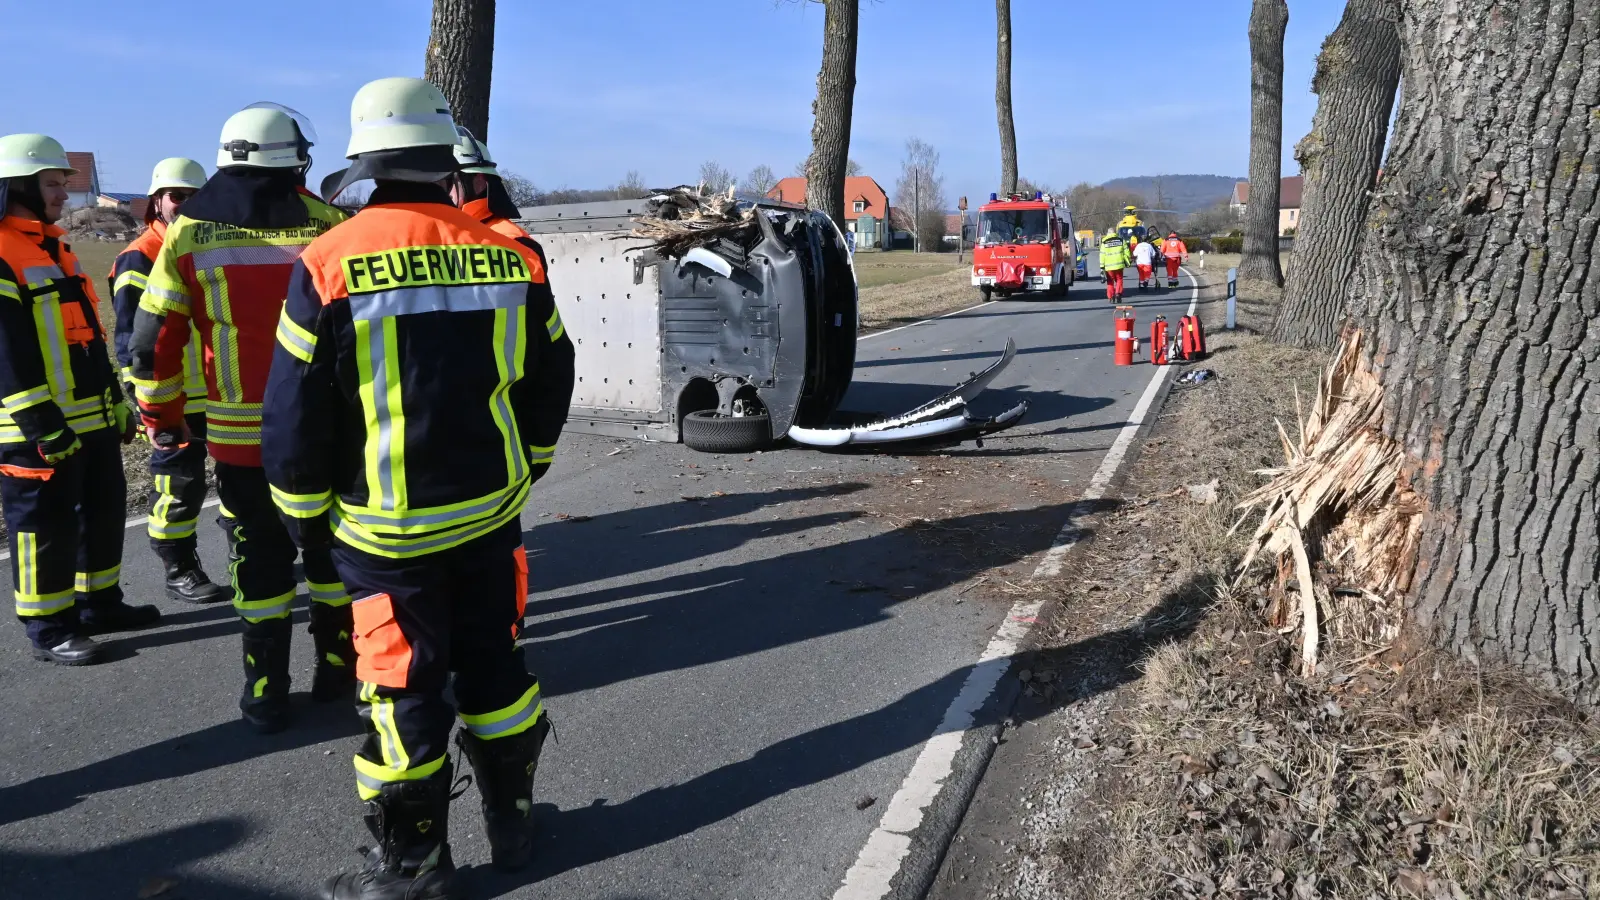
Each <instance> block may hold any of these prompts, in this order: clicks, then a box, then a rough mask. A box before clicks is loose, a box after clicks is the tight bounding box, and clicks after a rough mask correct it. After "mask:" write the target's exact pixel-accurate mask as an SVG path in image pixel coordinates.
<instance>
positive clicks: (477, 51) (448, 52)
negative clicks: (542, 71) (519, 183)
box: [422, 0, 494, 141]
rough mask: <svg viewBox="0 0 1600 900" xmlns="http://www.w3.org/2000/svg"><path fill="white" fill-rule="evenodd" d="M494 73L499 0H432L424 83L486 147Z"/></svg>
mask: <svg viewBox="0 0 1600 900" xmlns="http://www.w3.org/2000/svg"><path fill="white" fill-rule="evenodd" d="M493 69H494V0H433V25H432V27H431V28H430V29H429V31H428V53H427V58H426V60H425V61H424V64H423V73H422V74H423V77H424V78H426V79H428V80H429V81H431V82H433V83H434V85H436V86H437V87H438V88H439V90H441V91H443V92H444V98H445V99H446V100H448V101H450V113H451V115H453V116H454V117H455V120H456V122H457V124H460V125H465V126H467V127H468V128H470V129H472V133H473V134H474V135H476V136H477V137H479V138H481V139H482V140H485V141H487V140H488V139H489V77H490V75H491V74H492V72H493Z"/></svg>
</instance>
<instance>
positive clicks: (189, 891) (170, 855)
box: [0, 818, 282, 900]
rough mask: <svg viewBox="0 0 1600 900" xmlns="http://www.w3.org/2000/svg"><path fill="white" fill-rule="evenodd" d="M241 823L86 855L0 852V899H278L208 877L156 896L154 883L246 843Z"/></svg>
mask: <svg viewBox="0 0 1600 900" xmlns="http://www.w3.org/2000/svg"><path fill="white" fill-rule="evenodd" d="M253 831H254V829H253V828H252V827H251V826H250V823H249V822H247V821H245V820H243V819H236V818H224V819H211V820H209V821H206V822H199V823H195V824H193V825H183V826H180V827H177V828H170V829H167V830H165V831H159V832H156V833H154V834H147V835H144V836H142V837H137V838H132V839H129V840H126V841H122V842H120V843H116V844H108V845H106V846H104V847H98V848H96V849H94V850H90V851H88V852H86V853H32V852H26V851H16V850H3V849H0V879H3V880H0V897H16V898H22V897H28V898H45V897H48V898H51V900H106V898H109V897H130V898H131V897H143V896H160V897H172V898H174V900H180V898H181V900H270V898H276V897H281V896H282V894H280V893H277V892H272V893H267V892H265V891H260V890H256V889H255V888H251V887H246V886H245V885H242V884H238V883H235V882H231V881H225V880H219V879H216V878H214V877H210V876H179V877H178V878H177V884H176V885H173V886H172V887H170V888H167V889H166V890H162V891H160V893H159V894H157V893H149V892H150V891H154V890H155V889H156V888H157V887H158V886H159V885H158V884H156V883H154V880H155V879H159V878H162V877H165V876H169V875H171V874H172V873H174V872H177V871H178V870H179V869H180V868H182V867H184V866H188V865H190V864H192V863H195V862H198V861H200V860H203V859H206V858H208V857H211V856H215V855H217V854H218V853H222V852H224V851H226V850H228V849H230V848H232V847H235V846H237V845H239V844H242V843H244V842H245V841H246V840H248V839H249V838H250V836H251V834H252V832H253Z"/></svg>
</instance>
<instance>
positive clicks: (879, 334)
mask: <svg viewBox="0 0 1600 900" xmlns="http://www.w3.org/2000/svg"><path fill="white" fill-rule="evenodd" d="M993 305H994V304H993V303H989V302H984V303H979V304H978V305H977V306H969V307H967V308H966V309H958V310H956V311H955V312H947V313H945V314H944V315H942V316H934V317H933V318H931V319H922V320H921V321H917V322H912V323H911V324H909V325H896V326H895V327H893V328H886V329H884V330H883V331H874V332H873V333H871V334H863V335H862V336H860V337H858V338H856V343H858V344H859V343H861V342H862V341H865V340H869V339H871V338H875V337H883V336H884V335H886V334H894V333H895V332H896V331H905V330H906V329H907V328H915V327H917V326H918V325H926V324H928V323H929V322H937V321H939V320H940V319H948V318H950V317H951V316H959V315H961V314H962V313H964V312H972V311H973V310H975V309H981V308H982V307H985V306H993Z"/></svg>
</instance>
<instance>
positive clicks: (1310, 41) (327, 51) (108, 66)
mask: <svg viewBox="0 0 1600 900" xmlns="http://www.w3.org/2000/svg"><path fill="white" fill-rule="evenodd" d="M1249 7H1250V3H1249V2H1248V0H1200V2H1196V0H1188V2H1182V3H1152V2H1134V3H1099V2H1087V0H1012V17H1013V29H1014V33H1015V50H1014V62H1013V83H1014V86H1013V96H1014V102H1015V107H1016V118H1017V142H1018V147H1019V149H1018V156H1019V158H1020V161H1021V170H1022V173H1023V174H1024V175H1025V176H1028V177H1031V178H1033V179H1035V180H1040V181H1043V182H1045V183H1049V184H1058V185H1067V184H1070V183H1072V182H1077V181H1091V182H1100V181H1104V180H1106V179H1110V178H1115V177H1118V176H1123V175H1147V174H1160V173H1207V174H1218V175H1242V174H1243V173H1244V172H1245V170H1246V164H1247V159H1248V153H1249V138H1248V130H1249V115H1250V112H1249V56H1248V44H1247V40H1246V36H1245V29H1246V23H1247V19H1248V16H1249ZM1342 8H1343V4H1342V3H1340V2H1337V0H1301V2H1295V3H1292V4H1291V18H1290V23H1289V34H1288V40H1287V44H1286V47H1285V57H1286V62H1287V70H1286V74H1285V91H1284V93H1285V97H1284V131H1285V139H1284V157H1285V173H1286V174H1289V173H1292V172H1294V171H1296V169H1295V165H1294V161H1293V159H1292V158H1291V152H1292V148H1293V145H1294V142H1295V141H1296V140H1298V139H1299V137H1300V136H1301V135H1303V134H1304V133H1305V132H1306V131H1307V130H1308V129H1309V127H1310V122H1311V115H1312V113H1313V111H1314V110H1315V103H1316V98H1315V96H1314V95H1313V94H1311V92H1310V82H1311V72H1312V67H1313V61H1314V57H1315V54H1316V50H1317V48H1318V46H1319V45H1320V44H1321V42H1322V39H1323V38H1324V37H1325V36H1326V34H1327V33H1328V32H1329V31H1330V30H1331V29H1332V28H1333V27H1334V26H1335V25H1336V24H1337V22H1338V17H1339V14H1340V12H1341V10H1342ZM66 9H67V7H62V6H59V5H55V4H48V3H26V2H23V0H0V10H3V12H4V18H5V20H6V23H7V31H8V33H11V34H13V35H18V34H25V35H29V38H30V42H31V43H33V45H34V46H37V47H43V48H47V49H48V50H49V51H50V55H51V58H52V59H53V63H52V64H51V65H49V66H48V67H46V66H43V65H40V66H31V67H30V69H31V75H30V76H29V77H31V78H32V79H34V85H35V86H36V87H37V90H33V91H29V92H27V93H24V92H22V91H18V90H16V89H15V88H13V89H12V90H8V91H6V92H5V93H4V96H0V131H3V132H14V131H42V132H45V133H47V134H51V135H53V136H55V137H57V138H59V139H60V140H61V141H62V142H63V143H65V144H66V145H67V147H68V148H69V149H73V150H93V151H95V152H96V153H97V155H98V156H99V159H100V165H101V171H102V176H103V179H104V185H103V186H104V187H105V189H107V190H126V191H142V190H143V189H144V187H145V186H146V184H147V178H148V173H149V171H150V168H151V166H153V165H154V163H155V162H156V160H158V159H160V158H162V157H164V156H192V157H195V158H197V159H199V160H201V162H203V163H204V164H205V165H206V167H207V169H208V170H210V168H211V166H212V163H213V161H214V159H215V150H214V148H215V146H216V138H217V131H218V128H219V127H220V126H221V124H222V122H223V120H224V119H226V118H227V116H228V115H229V114H231V113H232V112H234V111H235V110H237V109H239V108H240V107H242V106H244V105H246V104H248V103H251V102H254V101H257V100H274V101H277V102H280V103H284V104H287V105H289V106H292V107H295V108H297V109H299V110H301V111H302V112H304V113H306V114H307V115H309V116H310V117H311V119H312V121H313V122H314V123H315V125H316V128H317V131H318V135H319V146H318V147H317V148H316V149H315V150H313V151H312V152H313V154H314V156H315V157H316V158H317V160H318V163H317V166H316V168H315V170H314V172H313V180H312V182H311V183H312V184H313V185H315V184H316V183H317V179H320V178H321V176H322V175H323V174H325V173H327V172H329V171H332V170H333V169H334V168H337V167H339V166H341V165H343V162H342V160H341V159H340V158H341V157H342V156H343V151H344V146H345V141H346V140H347V139H348V137H349V127H348V123H349V120H348V115H349V101H350V97H351V95H352V94H354V92H355V90H356V89H357V88H358V87H360V86H361V85H362V84H363V83H365V82H366V81H369V80H371V79H373V78H379V77H383V76H388V75H420V74H422V71H421V70H422V58H423V52H424V46H425V44H426V42H427V34H428V21H429V11H430V4H429V3H428V2H426V0H369V2H364V3H346V2H340V0H322V2H306V0H275V2H273V3H271V4H258V3H248V4H232V3H215V4H204V5H202V6H196V5H194V4H193V3H178V2H164V0H163V2H157V0H145V2H127V0H122V2H113V0H78V2H76V3H74V4H72V5H71V7H70V10H71V15H67V14H66V13H65V10H66ZM264 9H270V10H271V11H270V13H269V12H265V11H263V10H264ZM1129 10H1137V16H1136V17H1137V19H1138V20H1139V25H1138V27H1130V26H1129V25H1128V24H1127V23H1128V21H1129V20H1130V19H1132V18H1135V16H1134V15H1131V14H1130V13H1129V12H1128V11H1129ZM821 30H822V8H821V7H820V6H818V5H816V4H813V3H803V2H795V0H584V2H578V3H572V2H554V0H500V4H499V13H498V22H497V29H496V46H495V62H494V87H493V94H492V101H491V108H490V119H489V130H490V134H489V138H490V145H491V147H492V148H493V150H494V153H495V156H496V157H497V159H499V161H500V163H501V165H502V166H503V167H505V168H508V169H511V170H514V171H517V172H519V173H521V174H523V175H526V176H528V177H529V178H531V179H533V181H534V182H535V183H536V184H538V185H540V186H541V187H547V188H554V187H563V186H565V187H574V188H577V187H601V186H604V185H607V184H611V183H615V182H616V181H618V180H619V179H620V178H622V176H623V175H624V174H625V173H626V172H627V171H628V170H629V169H637V170H639V172H640V173H641V174H642V175H643V177H644V180H645V182H646V183H647V184H650V185H652V186H665V185H668V184H674V183H678V182H681V181H693V180H694V178H695V175H696V172H697V171H698V168H699V164H700V162H701V161H702V160H706V159H715V160H717V161H719V162H721V163H722V164H723V165H725V166H727V167H728V168H729V169H731V170H732V171H734V172H735V173H744V172H747V171H749V169H750V168H751V167H753V166H755V165H757V164H760V163H765V164H767V165H769V166H771V167H772V168H773V170H774V171H775V172H777V173H778V174H779V175H780V176H782V175H788V174H790V172H791V170H792V169H793V168H794V166H795V164H796V163H797V162H798V161H799V160H800V159H802V158H803V157H804V156H805V155H806V153H807V152H808V151H809V149H810V132H811V101H812V98H813V94H814V90H815V82H816V74H817V66H818V62H819V60H820V58H821V52H822V51H821ZM993 54H994V4H993V3H991V2H989V0H863V2H862V13H861V36H860V49H859V62H858V68H857V88H856V99H855V116H854V128H853V134H852V140H851V156H852V157H854V158H855V159H857V160H858V161H859V162H861V164H862V165H863V166H864V167H865V169H866V171H867V173H868V174H871V175H874V176H875V177H876V178H877V179H878V180H879V181H880V182H881V183H883V185H884V186H885V187H886V188H888V189H890V190H891V191H892V190H893V187H894V181H895V178H896V176H897V174H898V172H899V169H900V159H901V156H902V155H903V154H902V149H903V145H904V142H905V139H906V138H907V137H911V136H917V137H920V138H922V139H924V140H926V141H929V142H931V143H932V144H933V145H934V146H935V147H936V148H938V149H939V151H940V153H941V154H942V157H943V170H944V174H945V176H946V185H947V189H948V191H949V194H950V197H951V199H952V201H953V200H954V198H955V197H956V196H957V195H960V194H967V195H969V196H972V197H974V198H976V197H979V196H985V195H987V193H988V192H989V191H990V190H993V189H994V185H995V183H996V182H997V181H998V178H999V147H998V138H997V136H996V135H997V132H996V126H995V117H994V103H993V98H994V63H993ZM1136 68H1137V69H1142V70H1143V71H1144V72H1146V73H1148V76H1149V77H1145V78H1142V79H1139V86H1138V87H1137V88H1133V87H1125V88H1124V89H1123V90H1122V91H1121V92H1120V96H1121V97H1123V98H1124V100H1123V102H1122V103H1121V105H1120V107H1121V108H1118V109H1114V110H1111V111H1109V112H1107V111H1106V107H1107V102H1106V99H1105V98H1106V95H1107V93H1108V91H1107V89H1106V87H1105V86H1106V85H1107V84H1108V82H1110V81H1111V80H1113V79H1114V80H1115V81H1116V82H1117V83H1120V84H1122V85H1125V86H1126V85H1130V84H1131V83H1132V82H1133V81H1134V78H1133V76H1132V74H1131V73H1132V72H1134V71H1135V70H1136ZM1136 95H1137V96H1138V97H1139V98H1140V99H1139V100H1138V101H1134V100H1132V99H1128V98H1131V97H1133V96H1136Z"/></svg>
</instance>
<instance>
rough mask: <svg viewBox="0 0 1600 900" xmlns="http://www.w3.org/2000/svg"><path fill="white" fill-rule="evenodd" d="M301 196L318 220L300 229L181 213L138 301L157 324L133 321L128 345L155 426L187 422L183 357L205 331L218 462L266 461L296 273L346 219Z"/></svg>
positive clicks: (209, 444)
mask: <svg viewBox="0 0 1600 900" xmlns="http://www.w3.org/2000/svg"><path fill="white" fill-rule="evenodd" d="M299 196H300V199H301V201H302V202H304V203H305V205H306V207H307V212H308V213H309V216H310V220H309V222H307V224H305V225H303V226H299V227H293V228H245V227H241V226H237V225H229V224H224V223H219V222H211V221H205V220H196V219H191V218H188V217H187V216H184V215H179V216H178V220H177V221H176V222H174V223H172V226H171V227H170V228H168V229H167V234H166V238H165V240H164V241H163V243H162V245H161V251H160V253H158V254H157V255H156V260H155V263H154V265H153V267H152V269H151V272H150V276H149V282H148V284H147V285H146V287H145V290H144V296H143V297H141V298H140V300H139V311H140V315H141V321H147V322H148V323H152V324H145V325H143V326H141V324H140V322H135V324H134V334H133V337H132V338H131V339H130V341H129V345H130V350H131V356H132V369H133V372H132V374H133V376H134V377H133V383H134V387H135V389H136V392H137V394H138V399H139V411H140V414H141V415H142V416H143V418H144V420H145V424H146V425H147V426H153V427H160V428H173V427H177V426H179V425H181V424H182V421H183V411H184V405H185V404H184V397H185V393H184V364H183V363H184V356H185V354H186V352H187V348H188V346H189V335H190V332H191V329H193V330H197V331H198V332H199V333H200V340H201V343H202V346H203V347H204V353H205V357H204V363H203V369H204V371H205V380H206V390H207V396H208V398H209V399H208V402H207V403H206V448H207V452H209V453H210V454H211V456H212V458H214V459H215V460H217V462H222V463H229V464H231V465H237V466H259V465H261V403H262V397H263V395H264V393H265V391H266V387H267V370H268V369H269V368H270V367H271V365H272V355H273V348H274V347H275V346H276V345H277V337H276V335H277V332H278V319H279V317H280V316H281V314H282V312H283V303H284V297H285V296H287V295H288V292H289V271H290V269H292V268H294V265H295V261H296V260H297V259H299V258H300V254H301V253H302V252H303V251H304V250H305V249H306V247H307V246H309V245H310V244H311V242H312V241H313V240H315V239H316V238H317V237H318V236H320V235H321V234H323V233H324V232H326V231H327V230H328V229H330V228H332V227H333V226H334V225H337V224H338V223H340V222H342V221H344V220H345V219H346V218H347V217H346V216H345V214H344V213H343V212H341V211H339V210H338V209H336V208H335V207H332V206H329V205H328V204H326V203H324V202H322V201H321V200H320V199H318V198H317V197H315V196H313V195H312V194H310V193H307V192H305V191H301V192H300V194H299ZM143 316H149V317H151V318H150V319H149V320H144V319H143V318H142V317H143ZM155 322H159V328H157V326H156V325H154V324H153V323H155ZM146 367H148V368H146Z"/></svg>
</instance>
